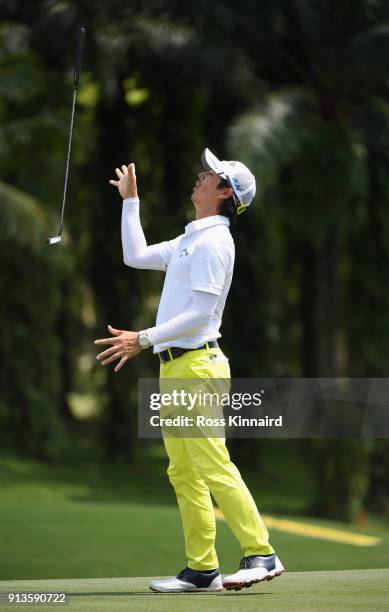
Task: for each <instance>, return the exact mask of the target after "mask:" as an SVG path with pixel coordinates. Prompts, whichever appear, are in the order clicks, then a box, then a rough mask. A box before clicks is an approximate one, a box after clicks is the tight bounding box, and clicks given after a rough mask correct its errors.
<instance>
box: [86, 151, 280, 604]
mask: <svg viewBox="0 0 389 612" xmlns="http://www.w3.org/2000/svg"><path fill="white" fill-rule="evenodd" d="M201 159H202V165H203V167H204V170H203V171H202V172H200V173H199V175H198V179H197V181H196V184H195V185H194V187H193V191H192V196H191V198H192V202H193V204H194V207H195V210H196V219H195V220H194V221H192V222H191V223H189V224H188V225H187V226H186V227H185V232H184V233H183V234H181V235H180V236H178V237H177V238H175V239H173V240H168V241H166V242H161V243H159V244H154V245H150V246H148V245H147V242H146V239H145V236H144V233H143V230H142V226H141V222H140V217H139V198H138V191H137V183H136V173H135V165H134V164H129V165H128V166H122V167H121V169H119V168H116V175H117V180H111V181H110V183H111V184H112V185H113V186H115V187H117V189H118V191H119V193H120V195H121V197H122V199H123V210H122V225H121V232H122V245H123V256H124V263H125V264H126V265H128V266H131V267H134V268H139V269H148V270H161V271H163V272H165V273H166V275H165V282H164V287H163V291H162V295H161V300H160V303H159V308H158V315H157V321H156V325H155V326H154V327H150V328H149V329H145V330H141V331H125V330H119V329H115V328H113V327H111V326H110V325H109V326H108V330H109V332H110V334H111V337H109V338H103V339H100V340H96V341H95V343H96V344H98V345H109V348H107V349H105V350H104V351H103V352H102V353H100V354H99V355H98V356H97V359H98V360H100V361H101V363H102V365H107V364H109V363H112V362H114V361H116V362H117V364H116V367H115V371H116V372H117V371H118V370H120V368H121V367H123V365H124V364H125V363H126V362H127V361H128V360H129V359H130V358H132V357H134V356H135V355H137V354H138V353H140V352H141V351H142V350H144V349H147V348H149V347H151V346H153V347H154V348H153V350H154V353H155V354H156V355H157V356H158V359H159V362H160V379H161V381H163V380H164V379H168V378H176V379H193V378H195V379H196V378H198V379H228V380H229V379H230V369H229V363H228V359H227V358H226V356H225V355H224V354H223V352H222V350H221V349H220V348H219V346H218V342H217V340H218V338H220V336H221V334H220V332H219V328H220V326H221V321H222V315H223V309H224V305H225V302H226V298H227V294H228V291H229V288H230V285H231V281H232V274H233V266H234V254H235V248H234V241H233V239H232V236H231V233H230V229H229V226H230V224H231V223H233V222H235V220H236V217H237V215H238V214H240V213H241V212H243V211H245V210H247V208H248V206H249V205H250V204H251V202H252V200H253V198H254V195H255V189H256V187H255V178H254V176H253V174H252V173H251V172H250V170H249V169H248V168H247V167H246V166H245V165H244V164H242V163H241V162H237V161H220V160H219V159H218V158H217V157H216V156H215V155H214V154H213V153H212V152H211V151H210V150H209V149H205V150H204V152H203V154H202V158H201ZM164 444H165V448H166V452H167V454H168V456H169V467H168V476H169V479H170V482H171V484H172V485H173V487H174V490H175V493H176V496H177V502H178V505H179V509H180V513H181V520H182V525H183V531H184V539H185V552H186V557H187V567H185V569H183V570H182V571H181V572H179V574H178V575H177V576H176V577H172V578H167V579H166V578H165V579H160V580H153V581H152V582H151V583H150V589H151V590H153V591H157V592H168V593H169V592H188V591H190V592H197V591H198V592H203V591H220V590H221V589H223V587H224V588H227V589H236V590H238V589H241V588H243V587H248V586H251V585H252V584H255V583H257V582H260V581H263V580H270V579H272V578H274V577H275V576H279V575H281V574H282V573H283V571H284V568H283V566H282V564H281V562H280V561H279V559H278V557H277V556H276V555H275V552H274V549H273V548H272V546H271V545H270V544H269V536H268V532H267V529H266V527H265V525H264V523H263V521H262V518H261V516H260V514H259V512H258V510H257V507H256V505H255V502H254V500H253V498H252V496H251V494H250V492H249V490H248V488H247V487H246V485H245V483H244V481H243V480H242V477H241V475H240V473H239V471H238V469H237V468H236V466H235V465H234V464H233V463H232V461H231V460H230V456H229V453H228V450H227V448H226V445H225V439H224V438H222V437H198V438H195V437H188V438H184V437H166V436H164ZM211 494H212V495H213V497H214V499H215V500H216V502H217V504H218V506H219V507H220V509H221V510H222V512H223V514H224V517H225V519H226V521H227V523H228V525H229V527H230V528H231V530H232V532H233V533H234V535H235V536H236V538H237V539H238V541H239V543H240V545H241V548H242V551H243V558H242V560H241V562H240V565H239V569H238V571H237V572H236V573H235V574H232V575H229V576H224V577H223V578H222V576H221V574H220V570H219V563H218V558H217V555H216V550H215V537H216V524H215V513H214V508H213V504H212V500H211Z"/></svg>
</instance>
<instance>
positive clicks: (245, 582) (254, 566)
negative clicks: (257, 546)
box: [223, 554, 285, 591]
mask: <svg viewBox="0 0 389 612" xmlns="http://www.w3.org/2000/svg"><path fill="white" fill-rule="evenodd" d="M284 571H285V570H284V568H283V565H282V563H281V561H280V560H279V558H278V557H277V556H276V555H275V554H273V555H250V556H249V557H243V559H242V560H241V562H240V564H239V570H238V571H237V572H236V573H235V574H231V575H230V576H224V577H223V586H224V588H225V589H227V590H231V589H234V590H235V591H239V590H240V589H244V588H247V587H250V586H252V585H253V584H256V583H257V582H262V581H263V580H272V579H273V578H275V577H276V576H281V574H283V573H284Z"/></svg>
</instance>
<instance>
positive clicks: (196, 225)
mask: <svg viewBox="0 0 389 612" xmlns="http://www.w3.org/2000/svg"><path fill="white" fill-rule="evenodd" d="M228 226H229V221H228V219H227V218H226V217H224V216H222V215H214V216H211V217H206V218H204V219H200V220H197V221H192V223H189V224H188V225H187V226H186V228H185V233H184V234H181V235H180V236H178V237H177V238H175V239H174V240H168V241H166V242H161V243H159V244H154V245H150V246H148V245H147V242H146V238H145V236H144V233H143V229H142V225H141V222H140V218H139V199H138V198H128V199H126V200H124V202H123V210H122V227H121V230H122V246H123V259H124V263H125V264H126V265H128V266H131V267H134V268H139V269H148V270H162V271H165V272H166V277H165V283H164V287H163V291H162V296H161V300H160V304H159V308H158V315H157V322H156V326H155V327H151V328H149V329H147V330H146V331H147V334H148V337H149V338H150V342H151V344H153V345H154V352H155V353H156V352H159V351H162V350H165V349H166V348H168V347H171V346H180V347H182V348H196V347H197V346H201V345H203V344H204V343H205V342H207V341H210V340H215V339H216V338H219V337H220V336H221V334H220V332H219V328H220V324H221V317H222V313H223V309H224V304H225V300H226V297H227V294H228V290H229V288H230V285H231V280H232V272H233V265H234V254H235V250H234V243H233V239H232V237H231V234H230V231H229V227H228Z"/></svg>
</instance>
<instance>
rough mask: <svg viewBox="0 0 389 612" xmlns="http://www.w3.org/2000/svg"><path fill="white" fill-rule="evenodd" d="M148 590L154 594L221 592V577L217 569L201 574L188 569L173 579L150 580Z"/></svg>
mask: <svg viewBox="0 0 389 612" xmlns="http://www.w3.org/2000/svg"><path fill="white" fill-rule="evenodd" d="M149 588H150V589H151V590H152V591H154V592H156V593H204V592H212V591H222V590H223V584H222V577H221V575H220V572H219V570H218V569H215V570H212V571H209V572H201V571H198V570H192V569H190V568H189V567H186V568H185V569H183V570H181V572H180V573H179V574H178V575H177V576H176V577H175V578H174V577H172V578H161V579H160V580H152V581H151V582H150V584H149Z"/></svg>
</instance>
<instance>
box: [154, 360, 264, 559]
mask: <svg viewBox="0 0 389 612" xmlns="http://www.w3.org/2000/svg"><path fill="white" fill-rule="evenodd" d="M160 378H161V379H166V378H177V379H178V378H184V379H189V378H203V379H204V378H217V379H228V380H229V379H230V368H229V363H228V359H227V358H226V357H225V356H224V354H223V353H222V351H221V349H219V348H217V349H203V350H198V351H190V352H188V353H184V355H182V356H181V357H179V358H178V359H174V360H172V361H168V362H165V363H162V364H161V368H160ZM164 444H165V448H166V452H167V454H168V456H169V460H170V462H169V467H168V470H167V473H168V476H169V480H170V482H171V484H172V485H173V487H174V490H175V493H176V496H177V501H178V506H179V509H180V513H181V520H182V526H183V530H184V539H185V552H186V556H187V559H188V567H190V568H191V569H195V570H210V569H216V568H217V567H219V563H218V558H217V554H216V550H215V538H216V521H215V513H214V509H213V504H212V499H211V493H212V495H213V497H214V499H215V501H216V503H217V505H218V506H219V508H220V509H221V510H222V512H223V514H224V517H225V519H226V521H227V524H228V525H229V527H230V529H231V530H232V532H233V534H234V535H235V536H236V538H237V539H238V541H239V543H240V545H241V548H242V551H243V555H244V556H248V555H258V554H261V555H269V554H272V553H273V552H274V550H273V548H272V547H271V546H270V544H269V535H268V532H267V529H266V527H265V524H264V522H263V520H262V518H261V516H260V514H259V512H258V509H257V507H256V505H255V502H254V500H253V498H252V496H251V493H250V491H249V490H248V488H247V486H246V485H245V483H244V481H243V479H242V477H241V475H240V473H239V470H238V469H237V468H236V466H235V465H234V464H233V463H232V461H231V459H230V456H229V453H228V450H227V448H226V444H225V438H220V437H198V438H190V437H187V438H179V437H166V436H164Z"/></svg>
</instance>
